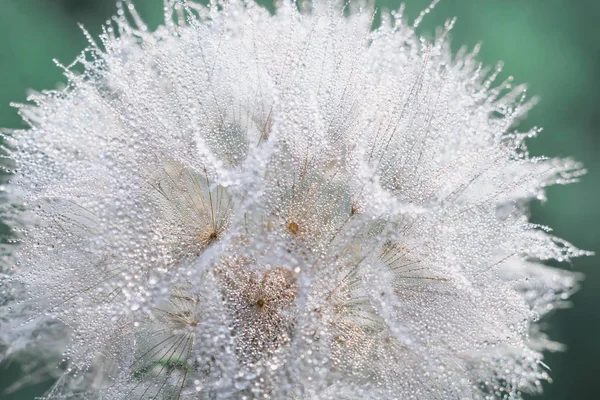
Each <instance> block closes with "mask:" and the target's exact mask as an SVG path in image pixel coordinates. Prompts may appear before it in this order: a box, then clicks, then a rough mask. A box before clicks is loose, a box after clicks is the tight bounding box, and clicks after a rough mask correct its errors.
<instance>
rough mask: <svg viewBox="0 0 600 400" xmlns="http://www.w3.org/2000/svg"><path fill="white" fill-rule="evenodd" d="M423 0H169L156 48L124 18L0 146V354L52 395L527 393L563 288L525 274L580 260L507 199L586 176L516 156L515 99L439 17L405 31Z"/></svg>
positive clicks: (526, 197)
mask: <svg viewBox="0 0 600 400" xmlns="http://www.w3.org/2000/svg"><path fill="white" fill-rule="evenodd" d="M435 3H437V1H434V2H433V4H432V6H431V7H429V8H428V9H426V10H425V11H424V12H423V13H421V15H420V16H419V17H418V18H417V20H416V21H413V22H412V23H411V22H410V21H407V20H406V19H405V18H404V17H403V15H402V11H403V8H400V10H398V11H395V12H392V13H387V12H382V13H381V14H380V15H381V21H382V22H381V25H380V26H378V27H373V10H372V9H371V8H369V7H364V6H363V7H362V8H361V7H358V6H356V5H355V4H354V3H353V2H350V3H347V4H345V5H343V4H341V3H337V2H328V1H325V0H323V1H321V0H319V1H314V2H312V3H311V4H303V5H297V4H296V3H293V2H289V1H282V2H278V3H277V5H276V7H275V8H276V9H275V11H274V12H273V13H271V12H269V11H267V10H265V9H263V8H261V7H260V6H258V5H257V4H255V3H253V2H252V1H251V0H248V1H244V2H239V1H220V0H219V1H214V2H210V4H209V5H201V4H198V3H195V2H192V1H173V0H165V1H164V11H165V21H164V26H161V27H159V28H158V29H157V30H156V31H154V32H151V31H150V30H149V29H148V27H147V26H146V25H145V24H144V22H143V21H142V19H141V18H140V16H139V15H138V14H137V12H136V10H135V7H134V4H133V3H132V2H131V1H129V0H127V1H124V2H123V1H119V2H118V10H117V16H116V17H114V18H113V19H112V20H111V21H110V22H109V23H108V25H106V26H105V27H104V33H103V34H102V35H101V36H100V40H99V41H96V40H94V39H92V38H91V36H90V35H89V34H87V33H86V36H87V37H88V40H89V41H90V47H89V48H88V49H87V50H85V51H84V52H83V53H82V55H81V56H80V57H78V58H77V60H76V62H75V63H73V64H72V65H71V66H70V67H66V68H64V69H65V74H66V76H67V78H68V80H69V84H68V86H67V88H66V89H64V90H60V91H48V92H43V93H37V94H34V95H32V96H31V97H30V99H29V100H30V103H29V104H27V105H22V106H19V112H20V114H21V115H22V117H23V119H24V120H25V122H27V123H28V124H29V126H30V128H29V129H25V130H18V131H14V132H10V133H8V134H7V135H6V141H7V143H8V144H9V146H8V147H7V148H4V149H3V152H5V153H8V155H9V156H10V159H12V162H14V164H15V165H16V166H17V167H16V168H17V169H18V172H16V171H15V172H14V173H13V175H12V176H11V177H10V181H11V182H9V183H6V184H4V183H3V185H2V187H3V190H4V189H6V192H7V194H6V193H4V192H3V193H2V196H8V197H7V199H8V201H7V206H5V207H4V208H3V209H2V214H3V218H4V219H5V220H6V221H7V223H9V224H11V226H12V228H13V231H14V238H13V240H14V241H15V243H12V244H11V245H10V246H7V247H2V259H5V260H10V262H9V263H6V265H3V266H2V268H3V270H2V271H3V273H5V274H6V277H5V278H3V281H2V287H3V288H2V291H3V292H2V293H3V298H2V301H1V303H0V307H2V309H1V310H2V311H1V312H2V314H1V315H2V317H1V318H2V319H1V323H2V326H1V329H0V341H1V343H2V347H1V348H2V356H3V357H5V358H10V357H19V358H20V359H25V358H23V357H26V355H27V354H29V355H31V356H32V358H31V363H29V364H24V365H25V367H26V368H38V369H36V370H35V371H37V375H33V374H32V375H30V376H31V377H32V379H35V378H36V377H46V376H47V375H49V374H52V373H53V374H56V373H57V371H58V372H59V373H60V375H59V376H58V377H57V378H58V381H57V383H56V384H55V386H54V387H53V388H52V389H51V390H50V392H49V393H47V398H49V399H51V398H58V397H60V398H74V399H76V398H80V399H110V400H118V399H197V398H210V399H290V398H293V399H321V400H325V399H342V398H343V399H492V398H505V399H509V398H510V399H517V398H521V397H522V394H523V393H539V392H540V391H541V382H542V381H544V380H549V368H547V367H546V364H545V363H544V362H543V361H542V358H543V354H542V352H543V351H544V350H556V349H558V348H559V347H560V346H559V345H557V344H555V343H553V342H551V341H550V340H549V339H548V338H547V337H546V336H545V335H544V334H543V332H541V327H540V325H539V324H538V321H539V320H540V319H541V318H543V317H544V315H545V314H547V313H548V312H549V311H550V310H551V309H553V308H555V307H557V306H559V305H560V304H561V303H563V302H564V301H565V300H566V299H567V298H568V297H569V296H570V294H572V293H573V292H574V291H575V290H576V289H577V286H578V280H579V279H580V277H579V276H578V275H577V274H574V273H571V272H567V271H564V270H561V269H557V268H551V267H549V266H545V265H544V264H543V262H544V261H547V260H558V261H569V260H570V259H571V258H573V257H577V256H582V255H587V254H589V253H587V252H584V251H580V250H577V249H576V248H574V247H573V246H571V245H570V244H569V243H567V242H565V241H563V240H561V239H558V238H556V237H554V236H552V235H551V234H550V230H549V228H546V227H541V226H536V225H533V224H531V223H529V222H528V221H527V204H528V202H529V201H531V200H533V199H543V198H544V192H543V190H544V188H545V187H546V186H547V185H550V184H554V183H559V184H564V183H570V182H573V181H576V180H577V178H578V176H579V175H580V174H581V173H583V170H582V167H581V166H580V165H579V164H578V163H576V162H573V161H571V160H568V159H567V160H559V159H542V158H531V157H529V155H528V152H527V148H526V146H525V140H526V139H528V138H531V137H533V136H536V135H537V134H538V133H539V132H540V130H539V129H537V128H535V129H533V130H531V131H529V132H524V133H521V132H518V131H516V130H515V129H516V124H517V123H518V121H519V120H520V119H522V118H523V117H524V116H525V115H526V113H527V112H528V111H529V109H530V108H531V107H532V105H533V102H534V100H527V97H526V92H525V88H524V87H523V86H512V83H511V80H508V81H506V82H504V83H500V84H497V83H494V82H495V79H496V77H497V75H498V73H499V70H500V69H499V68H498V69H496V70H488V69H485V68H483V67H482V66H481V65H480V64H479V63H478V62H477V61H476V56H477V51H478V49H477V48H476V49H475V50H474V51H472V52H471V53H469V52H467V51H466V50H462V51H461V52H459V54H457V55H454V56H453V55H452V53H451V51H450V47H449V39H448V37H449V35H448V33H449V31H450V29H451V28H452V26H453V24H454V20H450V21H449V22H448V23H447V24H446V25H445V26H444V28H443V29H441V30H440V31H439V33H438V35H437V36H436V38H435V39H434V40H432V41H428V40H426V39H423V38H421V37H419V36H418V35H417V34H416V33H415V30H414V27H417V26H418V25H419V23H420V22H421V21H422V19H423V18H424V17H425V16H426V14H427V13H428V12H429V11H430V10H431V8H432V7H433V6H434V5H435ZM97 42H98V43H97ZM10 168H11V169H15V168H13V167H12V166H11V167H10ZM9 264H10V266H9ZM40 355H41V356H40ZM36 361H37V362H36ZM57 365H59V366H60V368H61V369H58V368H56V366H57ZM29 370H30V371H33V370H34V369H29ZM49 371H50V372H49Z"/></svg>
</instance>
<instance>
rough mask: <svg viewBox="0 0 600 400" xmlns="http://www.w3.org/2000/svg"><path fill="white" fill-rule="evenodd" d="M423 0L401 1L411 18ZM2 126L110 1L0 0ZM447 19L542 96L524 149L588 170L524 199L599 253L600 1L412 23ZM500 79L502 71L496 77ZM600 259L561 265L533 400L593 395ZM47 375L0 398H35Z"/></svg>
mask: <svg viewBox="0 0 600 400" xmlns="http://www.w3.org/2000/svg"><path fill="white" fill-rule="evenodd" d="M429 2H430V0H407V1H406V3H407V14H408V16H409V17H410V18H411V20H412V19H414V18H415V17H416V16H417V15H418V13H419V12H420V11H421V10H422V9H424V8H425V7H426V6H427V5H428V3H429ZM399 3H400V1H399V0H379V1H378V2H377V3H376V4H377V7H380V8H397V6H398V5H399ZM136 4H137V6H138V10H139V11H140V13H141V14H142V16H143V17H144V18H145V19H146V20H147V21H148V22H149V23H150V25H151V26H155V25H156V24H157V23H158V22H159V21H160V18H161V15H162V7H161V1H160V0H137V2H136ZM0 6H1V7H0V38H1V39H0V126H2V127H8V128H17V127H21V126H22V125H21V122H20V119H19V117H18V116H17V113H16V111H15V109H13V108H11V107H9V102H11V101H15V102H23V101H25V97H26V93H27V90H28V89H35V90H41V89H51V88H55V87H56V84H57V82H60V81H64V79H63V77H62V75H61V71H60V69H59V68H57V67H56V66H55V65H54V64H53V62H52V59H53V58H57V59H58V60H59V61H61V62H62V63H63V64H68V63H70V62H71V61H72V60H73V59H74V58H75V57H76V56H77V54H78V53H79V52H80V51H81V50H82V49H83V48H84V47H85V46H86V44H87V43H86V41H85V38H84V36H83V34H82V33H81V31H80V30H79V28H78V27H77V22H81V23H83V24H84V25H85V27H86V28H87V29H88V30H89V31H90V32H91V33H92V34H98V33H99V32H100V27H101V25H102V23H103V22H104V21H106V20H107V19H108V18H109V17H110V16H112V15H113V14H114V13H115V8H114V7H115V0H0ZM452 16H457V17H458V22H457V25H456V27H455V29H454V30H453V33H452V38H453V47H454V48H455V49H458V48H459V47H460V46H461V45H463V44H464V45H467V46H469V47H470V48H472V47H473V46H474V45H475V44H476V43H478V42H481V43H482V44H483V48H482V50H481V53H480V59H481V60H482V61H484V62H485V63H488V64H495V63H496V62H497V61H498V60H502V61H504V64H505V69H504V70H505V73H504V76H508V74H510V75H514V77H515V81H516V82H519V83H521V82H525V83H527V84H528V85H529V88H530V93H532V94H536V95H539V96H541V98H542V102H541V103H540V104H539V105H538V106H537V107H536V108H535V109H534V110H533V111H532V112H531V113H530V115H529V118H528V119H527V121H525V122H524V123H523V124H522V126H521V128H522V129H525V128H527V127H530V126H533V125H541V126H544V127H545V131H544V132H543V133H542V135H541V136H540V137H539V138H538V139H536V140H534V141H532V142H531V143H530V149H531V151H532V153H533V154H534V155H542V154H544V155H550V156H563V157H564V156H572V157H574V158H575V159H577V160H579V161H582V162H583V163H584V164H585V165H586V167H587V168H588V170H589V173H588V174H587V175H586V176H584V177H583V179H582V182H581V183H579V184H575V185H569V186H566V187H565V186H563V187H552V188H550V189H549V190H548V199H549V201H548V202H547V203H546V204H534V205H533V215H532V218H533V220H534V221H535V222H539V223H543V224H547V225H550V226H551V227H553V228H554V231H555V233H556V234H557V235H558V236H560V237H562V238H565V239H567V240H569V241H571V242H572V243H574V244H576V245H577V246H579V247H581V248H584V249H587V250H594V251H596V252H597V253H599V254H600V241H599V240H598V232H600V230H599V229H598V226H599V225H600V211H599V208H597V204H598V203H599V201H600V156H598V155H597V152H598V151H600V112H598V111H599V110H598V102H599V101H600V30H599V29H598V24H599V23H600V1H599V0H442V1H441V3H440V4H439V5H438V6H437V7H436V8H435V9H434V10H433V11H432V12H431V14H430V15H429V16H427V17H426V19H425V21H424V22H423V24H422V27H421V31H422V33H423V34H429V35H432V34H433V31H434V28H435V26H438V25H441V24H443V23H444V21H445V19H446V18H447V17H452ZM501 78H502V77H501ZM597 264H598V259H597V258H596V257H588V258H584V259H578V260H575V261H574V262H573V265H571V266H566V268H570V269H573V270H576V271H580V272H583V273H584V274H585V275H586V279H585V281H584V283H583V288H582V289H581V291H580V292H579V293H577V294H576V295H575V296H573V298H572V302H573V304H574V308H572V309H568V310H563V311H559V312H557V313H556V314H554V315H552V316H551V318H549V319H548V320H547V322H548V323H549V326H550V327H549V329H548V331H549V332H550V334H551V337H552V338H553V339H555V340H557V341H560V342H562V343H565V344H567V346H568V348H569V349H568V351H567V352H564V353H555V354H548V355H547V358H546V363H547V364H548V365H550V367H551V368H552V376H553V378H554V383H553V384H548V385H545V386H546V390H545V394H544V395H543V396H542V397H538V398H540V399H548V400H550V399H554V400H556V399H580V400H585V399H590V400H592V399H599V398H600V390H598V388H599V387H600V311H599V309H598V306H600V269H599V268H596V265H597ZM20 374H21V372H20V370H19V367H18V365H15V364H13V365H11V366H9V367H8V368H1V367H0V391H1V390H2V389H3V388H5V387H7V386H9V385H10V383H11V382H14V381H15V380H16V379H18V378H19V376H20ZM50 384H51V382H48V383H45V384H38V385H35V386H32V387H27V388H24V389H22V390H20V391H17V392H14V393H11V394H6V393H4V394H0V399H3V400H17V399H18V400H27V399H33V398H34V397H35V396H40V395H42V394H43V393H44V391H45V390H46V389H47V388H48V387H49V385H50Z"/></svg>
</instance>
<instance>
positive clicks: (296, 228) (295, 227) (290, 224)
mask: <svg viewBox="0 0 600 400" xmlns="http://www.w3.org/2000/svg"><path fill="white" fill-rule="evenodd" d="M287 227H288V229H289V230H290V232H292V233H293V234H296V233H298V231H299V230H300V227H299V226H298V224H297V223H295V222H294V221H291V222H288V224H287Z"/></svg>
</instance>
